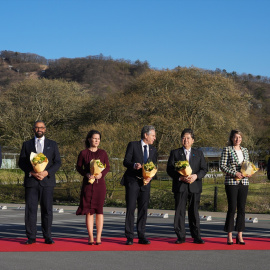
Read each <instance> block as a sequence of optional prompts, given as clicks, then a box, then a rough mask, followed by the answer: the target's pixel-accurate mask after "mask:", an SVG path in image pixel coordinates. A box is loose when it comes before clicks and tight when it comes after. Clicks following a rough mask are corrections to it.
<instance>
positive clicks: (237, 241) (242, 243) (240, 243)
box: [236, 236, 246, 245]
mask: <svg viewBox="0 0 270 270" xmlns="http://www.w3.org/2000/svg"><path fill="white" fill-rule="evenodd" d="M236 244H239V245H245V244H246V243H245V242H240V240H239V238H238V236H236Z"/></svg>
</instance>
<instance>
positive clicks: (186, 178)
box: [179, 174, 198, 184]
mask: <svg viewBox="0 0 270 270" xmlns="http://www.w3.org/2000/svg"><path fill="white" fill-rule="evenodd" d="M197 178H198V176H197V174H192V175H189V176H180V178H179V181H182V182H185V183H188V184H192V183H193V182H195V181H196V179H197Z"/></svg>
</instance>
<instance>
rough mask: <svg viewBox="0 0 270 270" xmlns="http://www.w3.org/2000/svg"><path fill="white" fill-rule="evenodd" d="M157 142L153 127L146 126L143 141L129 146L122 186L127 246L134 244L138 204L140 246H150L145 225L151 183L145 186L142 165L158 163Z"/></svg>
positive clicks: (142, 132) (143, 130) (142, 135)
mask: <svg viewBox="0 0 270 270" xmlns="http://www.w3.org/2000/svg"><path fill="white" fill-rule="evenodd" d="M155 140H156V132H155V128H154V127H153V126H144V127H143V129H142V131H141V140H140V141H135V142H130V143H129V144H128V146H127V150H126V155H125V159H124V162H123V164H124V166H125V167H126V168H127V170H126V172H125V174H124V176H123V179H122V184H123V185H124V186H125V188H126V207H127V211H126V222H125V235H126V238H127V242H126V244H127V245H132V244H133V238H134V212H135V209H136V202H137V203H138V216H137V233H138V238H139V242H138V243H139V244H145V245H147V244H150V241H149V240H148V239H147V238H146V237H145V225H146V219H147V210H148V204H149V199H150V184H151V183H150V181H151V180H152V179H151V178H148V179H147V181H146V182H147V185H144V184H143V178H142V165H143V164H145V163H147V162H148V161H153V162H154V163H155V164H156V163H157V150H156V148H155V147H153V146H152V144H153V142H154V141H155Z"/></svg>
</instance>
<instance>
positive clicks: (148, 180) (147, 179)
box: [143, 177, 152, 185]
mask: <svg viewBox="0 0 270 270" xmlns="http://www.w3.org/2000/svg"><path fill="white" fill-rule="evenodd" d="M151 180H152V178H150V177H148V178H146V179H143V182H144V184H146V185H148V184H149V183H150V181H151Z"/></svg>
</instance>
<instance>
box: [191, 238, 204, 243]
mask: <svg viewBox="0 0 270 270" xmlns="http://www.w3.org/2000/svg"><path fill="white" fill-rule="evenodd" d="M193 243H195V244H204V241H203V240H202V239H201V238H194V241H193Z"/></svg>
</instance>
